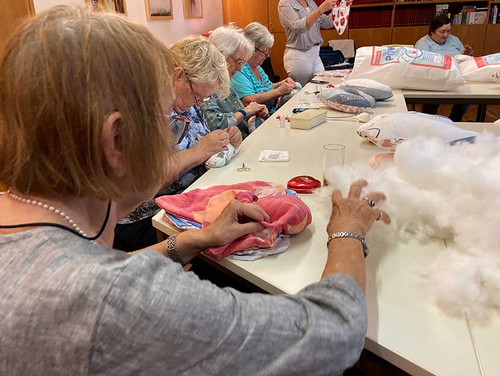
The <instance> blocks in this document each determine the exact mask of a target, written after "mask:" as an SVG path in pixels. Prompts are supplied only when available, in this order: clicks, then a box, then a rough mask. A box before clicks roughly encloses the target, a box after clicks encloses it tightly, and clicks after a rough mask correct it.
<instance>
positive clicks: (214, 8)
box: [33, 0, 223, 45]
mask: <svg viewBox="0 0 500 376" xmlns="http://www.w3.org/2000/svg"><path fill="white" fill-rule="evenodd" d="M33 2H34V5H35V11H36V12H37V13H39V12H41V11H43V10H45V9H47V8H50V7H52V6H54V5H60V4H84V2H85V1H84V0H34V1H33ZM125 5H126V7H127V15H128V17H129V18H130V19H132V20H135V21H138V22H140V23H143V24H144V25H146V26H147V27H148V28H149V29H150V30H151V32H152V33H153V35H155V36H156V37H157V38H158V39H159V40H161V41H162V42H163V43H165V44H166V45H170V44H172V43H175V42H176V41H178V40H179V39H181V38H183V37H185V36H187V35H190V34H202V33H206V32H208V31H210V30H213V29H215V28H217V27H219V26H221V25H222V24H223V22H222V1H221V0H203V18H202V19H200V18H195V19H184V13H183V9H182V0H172V7H173V15H174V18H173V19H172V20H156V21H148V20H147V19H146V5H145V3H144V0H125Z"/></svg>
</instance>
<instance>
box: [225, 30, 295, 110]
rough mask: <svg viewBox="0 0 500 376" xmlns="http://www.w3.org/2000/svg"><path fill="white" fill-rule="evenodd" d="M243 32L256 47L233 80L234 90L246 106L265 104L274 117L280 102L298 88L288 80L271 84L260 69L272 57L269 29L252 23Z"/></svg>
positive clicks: (272, 42) (272, 41)
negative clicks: (278, 101) (281, 98)
mask: <svg viewBox="0 0 500 376" xmlns="http://www.w3.org/2000/svg"><path fill="white" fill-rule="evenodd" d="M243 32H244V35H245V36H246V37H247V38H248V39H250V40H251V41H252V42H253V43H254V46H255V50H254V53H253V55H252V56H251V57H250V58H249V59H248V62H247V63H246V64H244V65H243V67H241V70H240V71H239V72H236V73H235V74H234V75H233V77H231V87H232V88H233V90H234V91H235V93H236V95H237V96H238V97H239V98H240V99H241V101H242V102H243V104H244V105H248V104H249V103H251V102H257V103H263V104H266V105H267V108H268V109H269V113H270V114H272V113H274V112H275V111H276V107H277V106H276V104H277V100H278V98H280V97H282V96H284V95H287V94H290V92H291V91H292V90H293V89H294V88H295V82H294V81H293V80H292V79H291V78H290V77H287V78H286V79H284V80H282V81H280V82H277V83H272V82H271V81H270V80H269V77H268V76H267V74H266V73H265V72H264V70H263V69H262V68H261V67H260V65H261V64H262V62H263V61H264V60H265V59H266V57H268V56H269V55H270V53H271V47H272V46H273V44H274V37H273V35H272V34H271V33H270V32H269V30H267V27H265V26H264V25H262V24H260V23H258V22H252V23H249V24H248V25H247V26H246V27H245V29H243Z"/></svg>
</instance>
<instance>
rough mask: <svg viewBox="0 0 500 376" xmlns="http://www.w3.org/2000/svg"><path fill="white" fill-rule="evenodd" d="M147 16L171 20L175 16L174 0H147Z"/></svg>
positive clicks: (151, 18)
mask: <svg viewBox="0 0 500 376" xmlns="http://www.w3.org/2000/svg"><path fill="white" fill-rule="evenodd" d="M145 2H146V16H147V19H148V20H149V21H151V20H171V19H173V18H174V13H173V8H172V0H145Z"/></svg>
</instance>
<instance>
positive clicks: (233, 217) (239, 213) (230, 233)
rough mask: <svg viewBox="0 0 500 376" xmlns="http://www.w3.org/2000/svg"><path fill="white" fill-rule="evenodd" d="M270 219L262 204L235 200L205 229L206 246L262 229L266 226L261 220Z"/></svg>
mask: <svg viewBox="0 0 500 376" xmlns="http://www.w3.org/2000/svg"><path fill="white" fill-rule="evenodd" d="M269 220H270V218H269V215H268V214H267V213H266V212H265V211H264V209H262V208H261V207H260V206H258V205H256V204H244V203H242V202H239V201H237V200H233V201H231V202H230V203H229V204H227V206H226V207H225V208H224V210H222V212H221V214H220V215H219V216H218V217H217V219H216V220H215V221H214V222H213V223H212V224H211V225H209V226H207V227H205V228H204V229H203V230H204V231H205V234H206V240H205V241H206V248H208V247H218V246H221V245H224V244H227V243H229V242H232V241H233V240H235V239H238V238H239V237H241V236H244V235H247V234H253V233H255V232H258V231H261V230H263V229H264V226H263V225H261V224H260V222H262V221H266V222H269Z"/></svg>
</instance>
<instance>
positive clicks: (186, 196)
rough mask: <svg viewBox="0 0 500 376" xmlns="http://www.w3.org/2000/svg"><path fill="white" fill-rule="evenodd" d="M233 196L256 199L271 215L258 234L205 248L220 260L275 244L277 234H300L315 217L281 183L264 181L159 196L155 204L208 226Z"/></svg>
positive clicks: (252, 200)
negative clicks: (249, 249) (247, 250)
mask: <svg viewBox="0 0 500 376" xmlns="http://www.w3.org/2000/svg"><path fill="white" fill-rule="evenodd" d="M233 199H236V200H238V201H240V202H243V203H251V202H255V203H256V204H257V205H259V206H260V207H262V208H263V209H264V210H265V211H266V213H267V214H269V216H270V221H269V222H261V223H262V225H263V226H264V227H265V228H264V230H262V231H260V232H259V233H255V234H248V235H246V236H243V237H241V238H238V239H236V240H235V241H233V242H231V243H229V244H226V245H224V246H221V247H217V248H210V249H208V250H206V251H205V252H206V253H208V254H210V255H212V256H213V257H215V258H216V259H218V260H222V259H223V258H224V257H226V256H228V255H230V254H232V253H234V252H236V251H240V250H244V249H248V248H256V247H261V248H269V247H272V246H273V245H274V238H275V237H276V235H277V234H279V233H283V234H297V233H299V232H300V231H302V230H303V229H304V228H305V227H306V226H308V225H309V224H310V223H311V220H312V216H311V211H310V210H309V208H308V207H307V205H306V204H304V203H303V202H302V200H301V199H300V198H298V197H294V196H290V195H287V194H285V190H284V189H283V187H282V186H275V185H274V184H271V183H266V182H262V181H254V182H248V183H239V184H233V185H219V186H214V187H211V188H208V189H203V190H202V189H195V190H192V191H189V192H186V193H182V194H180V195H173V196H161V197H158V198H157V199H156V203H157V204H158V206H160V207H161V208H162V209H165V211H167V212H168V213H171V214H174V215H175V216H178V217H181V218H185V219H189V220H193V221H196V222H199V223H201V224H202V226H203V227H206V226H208V225H210V224H211V223H212V222H213V221H214V220H215V219H216V218H217V217H218V216H219V214H220V213H221V211H222V210H223V209H224V208H225V207H226V206H227V204H228V203H229V202H230V201H231V200H233Z"/></svg>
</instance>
